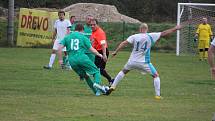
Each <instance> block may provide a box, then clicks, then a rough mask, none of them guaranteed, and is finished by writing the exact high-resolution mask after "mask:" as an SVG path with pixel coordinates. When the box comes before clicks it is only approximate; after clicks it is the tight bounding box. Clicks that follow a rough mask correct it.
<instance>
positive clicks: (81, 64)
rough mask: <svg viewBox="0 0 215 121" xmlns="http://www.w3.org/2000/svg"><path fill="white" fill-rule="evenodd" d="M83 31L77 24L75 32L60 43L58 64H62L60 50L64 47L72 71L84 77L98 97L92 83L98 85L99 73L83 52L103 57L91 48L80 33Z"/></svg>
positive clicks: (97, 92)
mask: <svg viewBox="0 0 215 121" xmlns="http://www.w3.org/2000/svg"><path fill="white" fill-rule="evenodd" d="M83 29H84V28H83V25H81V24H77V25H76V27H75V32H72V33H71V34H69V35H67V36H66V37H65V38H64V39H63V40H62V41H61V42H60V46H59V50H58V54H59V63H60V64H63V61H62V53H61V50H62V49H63V48H64V47H66V48H67V52H68V55H69V63H70V65H71V67H72V69H73V70H74V71H75V72H76V73H77V74H78V75H79V76H81V77H84V78H85V79H86V81H87V84H88V85H89V87H90V88H91V89H92V91H93V92H94V93H95V94H96V96H99V95H100V91H99V90H98V89H97V88H95V87H94V86H93V85H94V83H96V84H100V82H101V78H100V77H101V76H100V72H99V69H98V68H97V67H96V65H95V64H94V63H93V62H92V61H91V60H90V59H89V57H88V56H87V55H86V54H85V52H86V51H91V52H92V53H94V54H95V55H97V56H98V57H100V58H102V57H103V56H102V55H101V54H99V53H98V51H96V50H95V49H94V48H93V47H92V46H91V43H90V40H89V39H88V38H87V37H85V36H84V35H83V33H82V32H83ZM90 76H93V77H94V80H93V81H92V80H91V79H90Z"/></svg>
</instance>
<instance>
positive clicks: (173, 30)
mask: <svg viewBox="0 0 215 121" xmlns="http://www.w3.org/2000/svg"><path fill="white" fill-rule="evenodd" d="M180 29H181V25H177V26H175V27H173V28H171V29H167V30H165V31H162V32H161V37H165V36H167V35H169V34H171V33H173V32H175V31H176V30H180Z"/></svg>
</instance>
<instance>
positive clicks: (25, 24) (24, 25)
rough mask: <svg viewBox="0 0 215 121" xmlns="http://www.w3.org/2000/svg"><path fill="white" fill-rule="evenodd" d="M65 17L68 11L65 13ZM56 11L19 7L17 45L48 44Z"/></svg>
mask: <svg viewBox="0 0 215 121" xmlns="http://www.w3.org/2000/svg"><path fill="white" fill-rule="evenodd" d="M65 18H66V19H68V18H69V13H66V16H65ZM57 19H58V12H48V11H44V10H36V9H28V8H21V9H20V15H19V27H18V34H17V46H21V47H36V46H48V45H50V44H51V42H52V35H53V31H54V22H55V21H56V20H57Z"/></svg>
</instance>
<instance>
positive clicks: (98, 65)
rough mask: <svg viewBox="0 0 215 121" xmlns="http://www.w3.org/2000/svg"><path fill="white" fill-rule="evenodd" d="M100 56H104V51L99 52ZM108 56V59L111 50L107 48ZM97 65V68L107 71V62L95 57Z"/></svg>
mask: <svg viewBox="0 0 215 121" xmlns="http://www.w3.org/2000/svg"><path fill="white" fill-rule="evenodd" d="M97 51H98V52H99V53H100V54H102V55H103V53H102V50H97ZM106 55H107V58H108V56H109V50H108V49H107V48H106ZM95 65H96V66H97V68H100V69H105V66H106V62H105V61H104V60H103V59H102V58H100V57H99V56H96V57H95Z"/></svg>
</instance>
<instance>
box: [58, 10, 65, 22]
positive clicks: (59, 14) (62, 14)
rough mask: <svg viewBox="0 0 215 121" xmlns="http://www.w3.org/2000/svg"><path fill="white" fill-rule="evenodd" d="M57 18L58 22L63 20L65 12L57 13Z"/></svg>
mask: <svg viewBox="0 0 215 121" xmlns="http://www.w3.org/2000/svg"><path fill="white" fill-rule="evenodd" d="M58 17H59V19H60V20H64V17H65V12H64V11H58Z"/></svg>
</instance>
